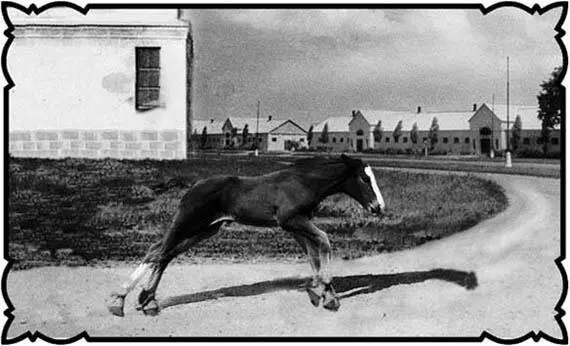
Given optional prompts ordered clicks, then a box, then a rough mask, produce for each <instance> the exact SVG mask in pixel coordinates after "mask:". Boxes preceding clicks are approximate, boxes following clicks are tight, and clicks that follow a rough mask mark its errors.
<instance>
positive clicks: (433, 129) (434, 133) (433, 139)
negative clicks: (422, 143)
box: [428, 117, 439, 149]
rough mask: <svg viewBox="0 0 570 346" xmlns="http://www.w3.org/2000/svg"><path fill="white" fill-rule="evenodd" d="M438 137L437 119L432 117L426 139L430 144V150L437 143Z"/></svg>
mask: <svg viewBox="0 0 570 346" xmlns="http://www.w3.org/2000/svg"><path fill="white" fill-rule="evenodd" d="M438 137H439V123H438V121H437V117H433V119H432V121H431V126H430V128H429V133H428V139H429V142H430V148H431V149H433V148H434V147H435V144H436V143H437V141H438Z"/></svg>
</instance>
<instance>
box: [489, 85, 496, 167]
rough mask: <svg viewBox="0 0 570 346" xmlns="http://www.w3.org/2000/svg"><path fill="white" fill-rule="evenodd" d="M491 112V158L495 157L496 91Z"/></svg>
mask: <svg viewBox="0 0 570 346" xmlns="http://www.w3.org/2000/svg"><path fill="white" fill-rule="evenodd" d="M491 112H492V113H493V115H492V117H491V153H490V156H491V158H492V159H493V158H495V93H493V101H492V105H491Z"/></svg>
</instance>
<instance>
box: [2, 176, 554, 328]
mask: <svg viewBox="0 0 570 346" xmlns="http://www.w3.org/2000/svg"><path fill="white" fill-rule="evenodd" d="M481 176H483V177H489V178H491V179H494V180H496V181H497V182H498V183H500V184H501V185H502V186H504V188H505V190H506V192H507V195H508V196H509V199H510V207H509V208H508V209H507V210H506V211H505V212H503V213H501V214H499V215H498V216H496V217H495V218H493V219H490V220H487V221H484V222H482V223H480V224H479V225H477V226H475V227H474V228H472V229H470V230H467V231H465V232H462V233H459V234H455V235H453V236H450V237H448V238H445V239H442V240H439V241H434V242H430V243H427V244H424V245H422V246H420V247H418V248H415V249H412V250H408V251H401V252H397V253H389V254H382V255H378V256H373V257H367V258H361V259H358V260H353V261H341V260H337V261H335V262H334V263H333V272H334V275H335V286H336V288H337V291H339V294H340V295H341V297H342V299H341V308H340V310H339V311H338V312H336V313H335V312H330V311H327V310H325V309H322V308H314V307H313V306H312V305H311V304H310V303H309V300H308V297H307V295H306V293H304V292H302V291H299V290H298V288H297V287H298V285H299V284H300V283H302V282H304V278H305V277H307V276H309V274H310V270H309V266H308V264H283V263H265V264H223V265H222V264H212V265H173V266H172V267H170V268H168V270H167V271H166V274H165V276H164V279H163V282H162V284H161V286H160V287H159V291H158V297H159V299H161V301H160V303H161V305H162V306H163V310H162V311H161V313H160V315H159V316H157V317H147V316H143V315H142V314H141V313H140V312H138V311H135V310H134V307H133V306H134V298H135V295H136V293H135V294H133V295H131V296H130V297H129V299H127V304H126V308H125V314H126V315H125V317H123V318H119V317H114V316H111V315H110V314H109V313H108V312H107V310H106V307H105V304H104V301H105V299H106V297H107V295H108V293H109V292H110V291H111V290H113V289H114V288H115V287H116V286H117V285H118V284H119V283H120V282H122V281H123V280H124V279H125V278H126V277H127V276H128V275H129V273H130V271H131V270H132V269H133V268H132V267H127V266H124V265H122V266H118V267H116V268H91V267H79V268H65V267H51V268H38V269H32V270H26V271H17V272H12V273H9V274H8V276H7V292H8V294H9V298H10V299H11V302H12V304H13V305H14V307H15V311H14V312H13V314H14V316H15V319H14V321H13V323H12V325H11V326H10V328H9V331H8V334H7V336H8V338H9V339H10V338H14V337H16V336H18V335H20V334H21V333H24V332H26V331H32V332H34V331H40V332H41V333H43V334H45V335H47V336H49V337H51V338H69V337H72V336H74V335H76V334H78V333H80V332H82V331H87V333H88V334H89V335H90V336H92V337H96V336H463V337H465V336H473V337H477V336H479V335H480V334H481V333H482V332H483V331H488V332H489V333H491V334H493V335H495V336H496V337H500V338H506V339H512V338H517V337H520V336H522V335H524V334H527V333H528V332H531V331H535V332H538V331H542V332H544V333H546V334H548V335H550V336H551V337H554V338H561V337H562V331H561V328H560V326H559V325H558V324H557V322H556V321H555V319H554V316H555V310H554V307H555V305H556V304H557V302H558V300H559V299H560V296H561V294H562V276H561V274H560V271H559V270H558V268H557V267H556V265H555V263H554V259H555V258H557V257H558V256H559V255H560V225H561V222H560V216H561V214H560V190H561V186H560V180H559V179H544V178H534V177H522V176H504V175H485V174H483V175H481ZM476 283H477V284H478V285H477V286H476V287H474V286H475V284H476ZM137 293H138V291H137Z"/></svg>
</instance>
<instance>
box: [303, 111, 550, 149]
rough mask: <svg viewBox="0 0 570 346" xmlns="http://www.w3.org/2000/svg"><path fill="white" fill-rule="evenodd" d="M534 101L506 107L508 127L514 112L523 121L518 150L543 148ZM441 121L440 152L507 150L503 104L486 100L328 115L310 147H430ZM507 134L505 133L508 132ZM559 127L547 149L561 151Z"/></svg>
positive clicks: (510, 126)
mask: <svg viewBox="0 0 570 346" xmlns="http://www.w3.org/2000/svg"><path fill="white" fill-rule="evenodd" d="M537 114H538V107H537V106H517V105H513V106H510V108H509V124H508V126H509V128H512V126H513V124H514V122H515V119H516V117H517V116H520V117H521V121H522V127H523V130H522V133H521V137H522V141H521V146H520V149H523V150H524V149H531V150H541V149H542V143H541V139H540V137H541V122H540V120H539V119H538V118H537ZM434 118H436V119H437V121H438V125H439V131H438V140H437V142H436V143H435V144H434V147H433V149H434V150H435V152H438V153H453V154H476V155H487V154H489V153H490V151H491V148H492V147H493V148H494V150H495V151H503V150H506V149H507V132H508V131H507V128H508V127H507V116H506V106H504V105H496V106H495V107H494V112H493V110H491V108H490V107H489V106H488V105H487V104H482V105H481V106H480V107H478V108H477V105H473V108H472V109H471V110H468V111H457V112H430V111H428V112H425V111H422V110H421V107H418V109H417V111H416V112H401V111H388V110H362V111H360V112H357V113H356V114H354V115H353V116H352V117H331V118H328V119H325V120H324V121H322V122H321V123H319V124H318V125H317V126H316V127H315V131H314V137H313V142H312V143H311V147H327V148H329V149H331V150H337V151H345V150H350V151H357V152H359V151H366V150H378V151H389V150H392V151H395V152H397V151H401V152H406V151H410V150H411V151H417V150H421V149H423V148H424V146H428V147H431V143H430V140H429V138H428V134H429V129H430V127H431V124H432V121H433V119H434ZM378 122H380V123H381V129H382V130H381V132H380V133H381V137H380V138H379V139H380V140H379V141H377V139H378V138H375V136H374V129H375V128H376V126H377V124H378ZM400 122H401V126H402V128H401V136H399V137H395V136H394V130H395V129H396V126H397V125H398V123H400ZM325 124H328V132H329V140H328V142H327V143H321V142H319V141H318V139H319V137H320V135H321V132H322V129H323V128H324V125H325ZM414 124H416V125H417V128H418V139H417V142H416V143H414V142H413V140H412V136H411V132H412V127H413V126H414ZM510 136H511V134H510V133H509V137H510ZM560 136H561V134H560V130H559V129H555V130H554V131H553V132H552V135H551V139H550V143H549V144H548V146H549V151H551V152H560V151H561V138H560ZM342 139H344V141H343V140H342Z"/></svg>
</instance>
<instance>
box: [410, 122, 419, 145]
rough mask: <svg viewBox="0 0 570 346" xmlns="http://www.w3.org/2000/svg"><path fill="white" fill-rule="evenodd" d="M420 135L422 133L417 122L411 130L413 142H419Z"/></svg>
mask: <svg viewBox="0 0 570 346" xmlns="http://www.w3.org/2000/svg"><path fill="white" fill-rule="evenodd" d="M419 136H420V133H419V130H418V123H417V122H416V123H414V125H413V126H412V131H410V140H411V141H412V143H414V144H418V139H419Z"/></svg>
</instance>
